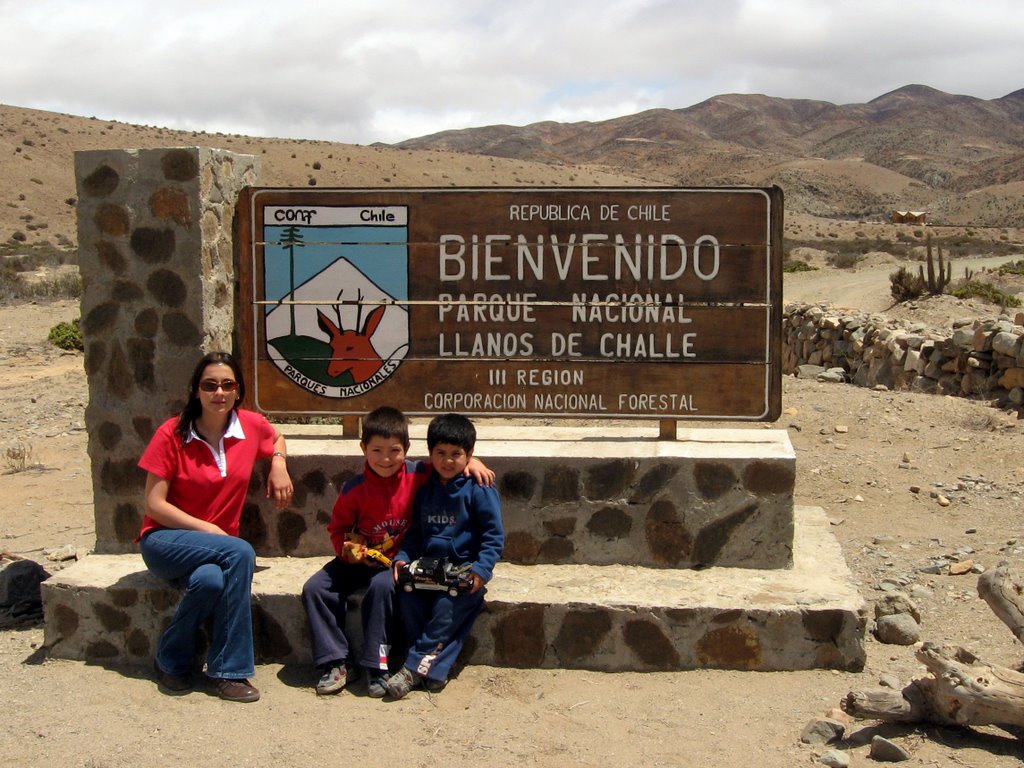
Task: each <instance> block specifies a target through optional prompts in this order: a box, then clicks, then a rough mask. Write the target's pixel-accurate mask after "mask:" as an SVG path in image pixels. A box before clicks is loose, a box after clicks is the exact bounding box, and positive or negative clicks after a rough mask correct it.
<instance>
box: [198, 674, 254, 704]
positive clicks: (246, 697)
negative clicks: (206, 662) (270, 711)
mask: <svg viewBox="0 0 1024 768" xmlns="http://www.w3.org/2000/svg"><path fill="white" fill-rule="evenodd" d="M206 679H207V680H209V681H210V686H211V687H212V688H213V690H214V691H215V692H216V694H217V695H218V696H220V697H221V698H222V699H224V700H225V701H241V702H246V703H247V702H250V701H259V699H260V692H259V691H258V690H256V688H255V687H254V686H251V685H249V681H248V680H226V679H224V678H223V677H208V678H206Z"/></svg>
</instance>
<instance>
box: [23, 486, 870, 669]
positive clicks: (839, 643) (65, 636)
mask: <svg viewBox="0 0 1024 768" xmlns="http://www.w3.org/2000/svg"><path fill="white" fill-rule="evenodd" d="M794 512H795V515H794V517H795V525H794V538H793V565H792V567H791V568H786V569H746V568H724V567H711V568H705V569H678V568H646V567H639V566H626V565H569V564H560V565H514V564H510V563H501V564H499V566H498V568H497V570H496V572H495V576H494V579H493V581H492V582H491V584H490V585H489V588H488V594H487V603H486V607H485V609H484V612H483V614H482V615H481V616H480V618H479V619H478V620H477V622H476V624H475V626H474V629H473V634H472V636H471V638H470V641H469V643H468V644H467V647H466V649H465V651H464V654H463V655H464V659H463V660H464V661H465V662H467V663H474V664H488V665H494V666H508V667H539V668H555V667H562V668H577V669H593V670H606V671H626V670H635V671H647V670H680V669H692V668H698V667H712V668H722V669H742V670H761V671H769V670H794V669H814V668H832V669H843V670H859V669H861V668H862V667H863V664H864V659H865V650H864V629H865V624H866V610H865V606H864V601H863V599H862V598H861V597H860V595H859V594H858V592H857V590H856V588H855V587H854V586H853V584H852V583H851V578H850V572H849V570H848V568H847V566H846V563H845V561H844V559H843V557H842V552H841V550H840V548H839V545H838V542H836V540H835V538H834V537H833V536H832V533H831V532H830V530H829V525H828V521H827V519H826V517H825V514H824V511H823V510H821V509H820V508H818V507H806V506H798V507H796V508H795V510H794ZM326 559H327V558H288V557H281V558H262V557H261V558H259V559H258V569H257V573H256V575H255V577H254V579H253V622H254V628H255V637H256V655H257V660H258V661H259V662H260V663H283V664H308V663H309V641H308V632H307V628H306V620H305V615H304V613H303V610H302V606H301V603H300V601H299V592H300V590H301V588H302V584H303V583H304V582H305V580H306V579H307V578H308V577H309V576H310V574H312V573H313V572H314V571H315V570H316V569H317V568H319V567H320V566H321V565H322V564H323V563H324V562H326ZM42 592H43V604H44V610H45V614H46V630H45V644H46V646H47V648H48V650H49V652H50V654H51V655H53V656H55V657H59V658H69V659H88V660H90V661H93V662H99V663H110V664H129V665H148V664H149V663H150V660H151V659H152V656H153V649H154V647H155V644H156V640H157V637H158V636H159V633H160V631H161V629H162V627H164V626H166V623H167V621H168V620H169V618H170V616H171V614H172V613H173V610H174V606H175V604H176V603H177V600H178V593H177V591H176V590H174V589H172V588H170V587H168V586H167V585H165V584H164V583H163V582H161V581H159V580H157V579H156V578H155V577H153V576H151V575H150V574H149V573H148V572H147V571H146V568H145V566H144V565H143V563H142V559H141V558H140V557H139V556H138V555H132V554H124V555H100V554H94V555H89V556H87V557H85V558H84V559H83V560H81V561H80V562H78V563H76V564H75V565H74V566H72V567H70V568H67V569H64V570H62V571H60V572H58V573H57V574H55V575H54V576H53V577H51V578H50V579H49V580H47V581H46V582H44V584H43V587H42ZM353 608H355V606H353ZM349 620H350V623H349V627H350V629H352V628H355V627H357V626H358V624H357V621H358V610H357V609H355V610H351V611H350V612H349ZM350 634H351V633H350ZM352 636H353V637H358V632H356V633H355V634H354V635H352Z"/></svg>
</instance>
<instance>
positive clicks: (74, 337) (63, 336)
mask: <svg viewBox="0 0 1024 768" xmlns="http://www.w3.org/2000/svg"><path fill="white" fill-rule="evenodd" d="M47 338H48V339H49V340H50V343H51V344H53V345H54V346H57V347H60V348H61V349H77V350H79V351H82V350H83V349H85V345H84V344H83V343H82V328H81V325H80V321H79V320H78V319H77V318H76V319H74V320H72V321H71V322H70V323H63V322H61V323H57V324H56V325H55V326H53V328H51V329H50V334H49V336H47Z"/></svg>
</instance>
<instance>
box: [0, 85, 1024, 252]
mask: <svg viewBox="0 0 1024 768" xmlns="http://www.w3.org/2000/svg"><path fill="white" fill-rule="evenodd" d="M196 145H202V146H211V147H217V148H222V149H228V150H231V151H235V152H243V153H251V154H254V155H257V156H259V157H260V158H261V161H262V168H263V176H262V183H263V184H265V185H267V186H307V185H319V186H337V187H358V186H396V187H397V186H492V185H502V186H517V185H524V186H554V185H562V186H605V185H620V186H633V185H644V184H648V185H649V184H656V185H665V184H668V185H685V186H707V185H734V184H749V185H755V186H768V185H772V184H777V185H779V186H780V187H782V189H783V191H784V192H785V195H786V235H787V238H790V239H792V240H798V241H807V240H812V241H813V240H822V241H824V242H826V243H828V242H830V239H832V240H839V241H846V240H855V239H861V240H863V239H867V240H872V241H876V242H877V241H886V240H888V241H894V240H896V239H898V238H900V237H901V230H894V229H893V228H892V226H890V225H889V224H888V222H889V217H890V214H891V212H892V211H893V210H897V209H912V210H927V211H928V212H929V221H930V223H931V224H933V225H938V226H946V227H949V228H952V234H953V235H954V236H955V235H956V234H957V232H959V233H960V234H963V233H964V232H966V233H967V235H968V236H970V237H972V238H977V239H978V240H979V241H982V242H983V241H985V240H989V241H991V242H996V241H1003V242H1004V243H1005V242H1006V241H1009V242H1011V243H1019V242H1021V241H1022V239H1024V238H1022V236H1021V233H1020V231H1019V230H1018V229H1017V228H1020V227H1024V90H1021V91H1015V92H1014V93H1011V94H1008V95H1007V96H1004V97H1002V98H1000V99H993V100H988V101H986V100H983V99H977V98H973V97H970V96H957V95H951V94H947V93H943V92H941V91H937V90H935V89H932V88H928V87H926V86H920V85H910V86H906V87H904V88H900V89H898V90H896V91H893V92H891V93H888V94H884V95H882V96H879V97H878V98H876V99H874V100H872V101H870V102H868V103H867V104H847V105H834V104H830V103H828V102H823V101H812V100H806V99H783V98H775V97H770V96H764V95H756V94H755V95H742V94H726V95H722V96H716V97H714V98H711V99H708V100H707V101H704V102H702V103H700V104H697V105H694V106H691V107H687V108H685V109H655V110H648V111H645V112H641V113H639V114H635V115H628V116H624V117H620V118H616V119H614V120H606V121H601V122H580V123H554V122H542V123H535V124H532V125H527V126H487V127H479V128H466V129H464V130H458V131H446V132H444V133H439V134H435V135H432V136H425V137H422V138H417V139H412V140H409V141H406V142H402V143H401V144H398V145H394V146H389V145H382V144H375V145H372V146H361V145H352V144H341V143H334V142H327V141H318V140H314V139H309V140H290V139H276V138H259V137H249V136H240V135H228V134H221V133H206V132H202V131H178V130H172V129H168V128H159V127H155V126H140V125H132V124H128V123H121V122H117V121H111V120H102V119H99V118H96V117H81V116H75V115H65V114H60V113H55V112H45V111H39V110H31V109H24V108H20V107H16V106H7V105H0V178H2V179H3V182H2V187H0V247H2V248H4V249H5V250H7V251H8V252H10V251H12V250H16V249H18V248H23V247H25V246H33V245H37V246H40V245H49V246H53V247H56V248H59V249H66V250H73V249H74V247H75V244H76V239H77V234H76V222H75V204H76V190H75V181H74V152H76V151H79V150H91V149H105V148H147V147H166V146H196ZM947 234H950V232H947ZM902 236H906V235H905V233H903V234H902ZM913 237H914V238H917V239H919V238H920V234H919V233H918V234H914V235H913Z"/></svg>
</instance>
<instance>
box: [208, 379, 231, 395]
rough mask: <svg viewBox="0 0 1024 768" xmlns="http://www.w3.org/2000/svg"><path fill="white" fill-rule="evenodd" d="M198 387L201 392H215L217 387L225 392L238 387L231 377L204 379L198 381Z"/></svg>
mask: <svg viewBox="0 0 1024 768" xmlns="http://www.w3.org/2000/svg"><path fill="white" fill-rule="evenodd" d="M199 388H200V389H201V390H203V392H216V391H217V390H218V389H223V390H224V392H225V393H228V392H234V391H235V390H236V389H238V382H237V381H233V380H232V379H225V380H224V381H211V380H209V379H207V380H206V381H200V382H199Z"/></svg>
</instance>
